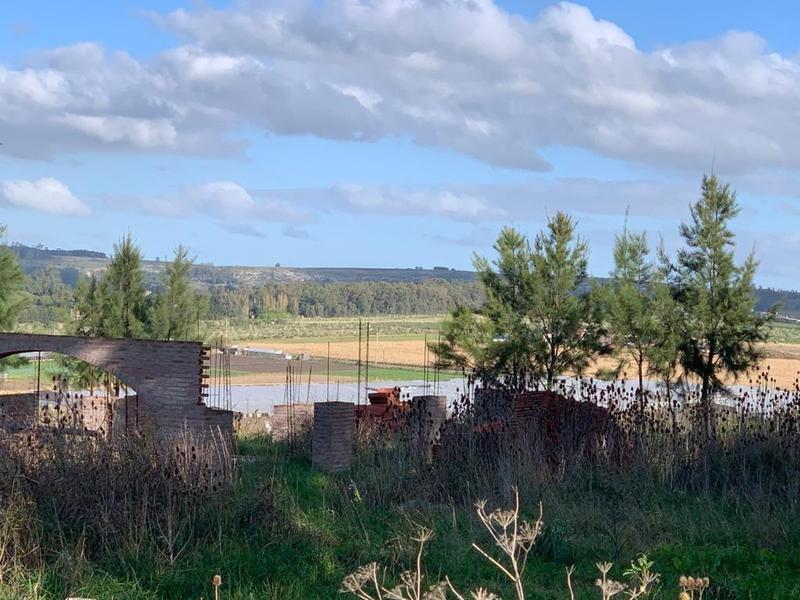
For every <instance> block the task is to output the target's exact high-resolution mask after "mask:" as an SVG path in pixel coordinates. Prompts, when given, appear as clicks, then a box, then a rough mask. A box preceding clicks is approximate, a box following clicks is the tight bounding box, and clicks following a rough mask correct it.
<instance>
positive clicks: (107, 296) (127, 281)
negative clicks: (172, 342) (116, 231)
mask: <svg viewBox="0 0 800 600" xmlns="http://www.w3.org/2000/svg"><path fill="white" fill-rule="evenodd" d="M141 260H142V258H141V253H140V251H139V248H137V247H136V245H135V244H134V243H133V239H132V238H131V236H130V234H128V235H127V236H125V237H124V238H122V240H121V241H120V242H119V243H118V244H115V245H114V255H113V257H112V258H111V262H110V264H109V266H108V271H107V272H106V275H105V278H104V279H103V286H102V287H103V334H104V335H108V336H111V337H124V338H141V337H144V335H145V328H146V323H147V321H148V307H147V303H146V294H145V289H144V285H143V284H142V268H141Z"/></svg>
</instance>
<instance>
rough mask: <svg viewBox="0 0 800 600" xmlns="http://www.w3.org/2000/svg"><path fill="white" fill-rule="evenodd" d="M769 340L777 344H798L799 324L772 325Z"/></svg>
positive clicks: (799, 336) (799, 338) (799, 337)
mask: <svg viewBox="0 0 800 600" xmlns="http://www.w3.org/2000/svg"><path fill="white" fill-rule="evenodd" d="M769 339H770V341H771V342H776V343H778V344H800V323H784V322H778V323H773V324H772V325H770V331H769Z"/></svg>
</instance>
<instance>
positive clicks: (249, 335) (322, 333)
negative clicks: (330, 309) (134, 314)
mask: <svg viewBox="0 0 800 600" xmlns="http://www.w3.org/2000/svg"><path fill="white" fill-rule="evenodd" d="M445 316H446V315H378V316H372V317H362V318H361V321H362V324H363V328H364V329H363V334H364V335H366V324H367V322H369V323H370V332H371V334H372V335H374V336H378V338H379V339H380V338H384V337H390V338H391V339H393V340H421V339H423V338H424V336H425V334H428V335H431V336H435V335H436V333H437V332H438V331H439V327H440V324H441V322H442V320H443V319H444V318H445ZM358 322H359V318H358V317H286V318H284V319H279V320H276V321H274V322H262V321H246V322H243V323H231V322H225V321H208V322H205V323H204V324H203V330H204V332H205V333H206V334H207V335H208V336H209V337H214V336H219V335H222V336H224V337H226V338H227V339H230V340H259V339H268V340H287V341H293V342H311V341H323V340H324V341H331V342H335V341H345V340H354V339H358Z"/></svg>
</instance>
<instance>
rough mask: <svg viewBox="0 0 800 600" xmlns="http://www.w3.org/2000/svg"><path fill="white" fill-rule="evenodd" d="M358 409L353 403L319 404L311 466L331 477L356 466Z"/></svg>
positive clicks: (315, 415) (312, 438)
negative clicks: (354, 456)
mask: <svg viewBox="0 0 800 600" xmlns="http://www.w3.org/2000/svg"><path fill="white" fill-rule="evenodd" d="M355 419H356V415H355V405H354V404H353V403H352V402H317V403H316V404H315V405H314V431H313V433H312V437H311V463H312V464H313V465H314V466H315V467H317V468H318V469H322V470H323V471H328V472H331V473H334V472H337V471H344V470H346V469H348V468H350V465H351V464H352V462H353V430H354V428H355Z"/></svg>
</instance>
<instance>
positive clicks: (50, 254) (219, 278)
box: [11, 244, 800, 319]
mask: <svg viewBox="0 0 800 600" xmlns="http://www.w3.org/2000/svg"><path fill="white" fill-rule="evenodd" d="M11 249H12V250H13V251H14V252H15V253H16V254H17V256H19V259H20V263H21V264H22V268H23V269H24V270H25V272H26V273H29V274H32V273H35V272H36V271H39V270H41V269H44V268H54V269H56V270H57V271H58V272H59V275H60V277H61V280H62V281H63V282H64V283H66V284H68V285H75V283H76V282H77V281H78V278H79V277H81V276H84V275H90V274H92V273H100V272H102V271H104V270H105V269H106V266H107V264H108V260H109V259H108V256H106V255H105V254H104V253H102V252H96V251H93V250H83V249H79V250H63V249H55V250H53V249H49V248H45V247H42V246H26V245H23V244H13V245H12V246H11ZM166 264H167V263H166V262H163V261H160V260H147V261H144V262H143V265H142V266H143V269H144V271H145V280H146V284H147V285H148V287H151V288H156V287H158V285H159V279H160V274H161V273H162V272H163V270H164V268H165V266H166ZM191 278H192V280H193V281H194V282H195V283H196V284H197V285H198V286H199V287H201V288H205V289H208V288H216V287H226V288H232V289H240V288H258V287H261V286H267V285H274V284H286V283H318V284H348V283H350V284H352V283H368V282H382V283H395V284H396V283H422V282H425V281H445V282H448V283H452V284H459V283H463V284H474V283H475V273H474V272H472V271H461V270H456V269H449V268H447V267H439V266H437V267H433V268H421V267H415V268H408V269H400V268H385V269H378V268H358V267H284V266H279V265H274V266H263V267H253V266H223V265H212V264H197V265H195V267H194V268H193V269H192V271H191ZM776 304H777V305H779V311H778V312H779V314H780V315H781V316H782V317H787V318H790V319H800V292H797V291H791V290H778V289H773V288H758V289H757V299H756V309H757V310H759V311H767V310H769V309H770V308H771V307H773V306H775V305H776Z"/></svg>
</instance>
